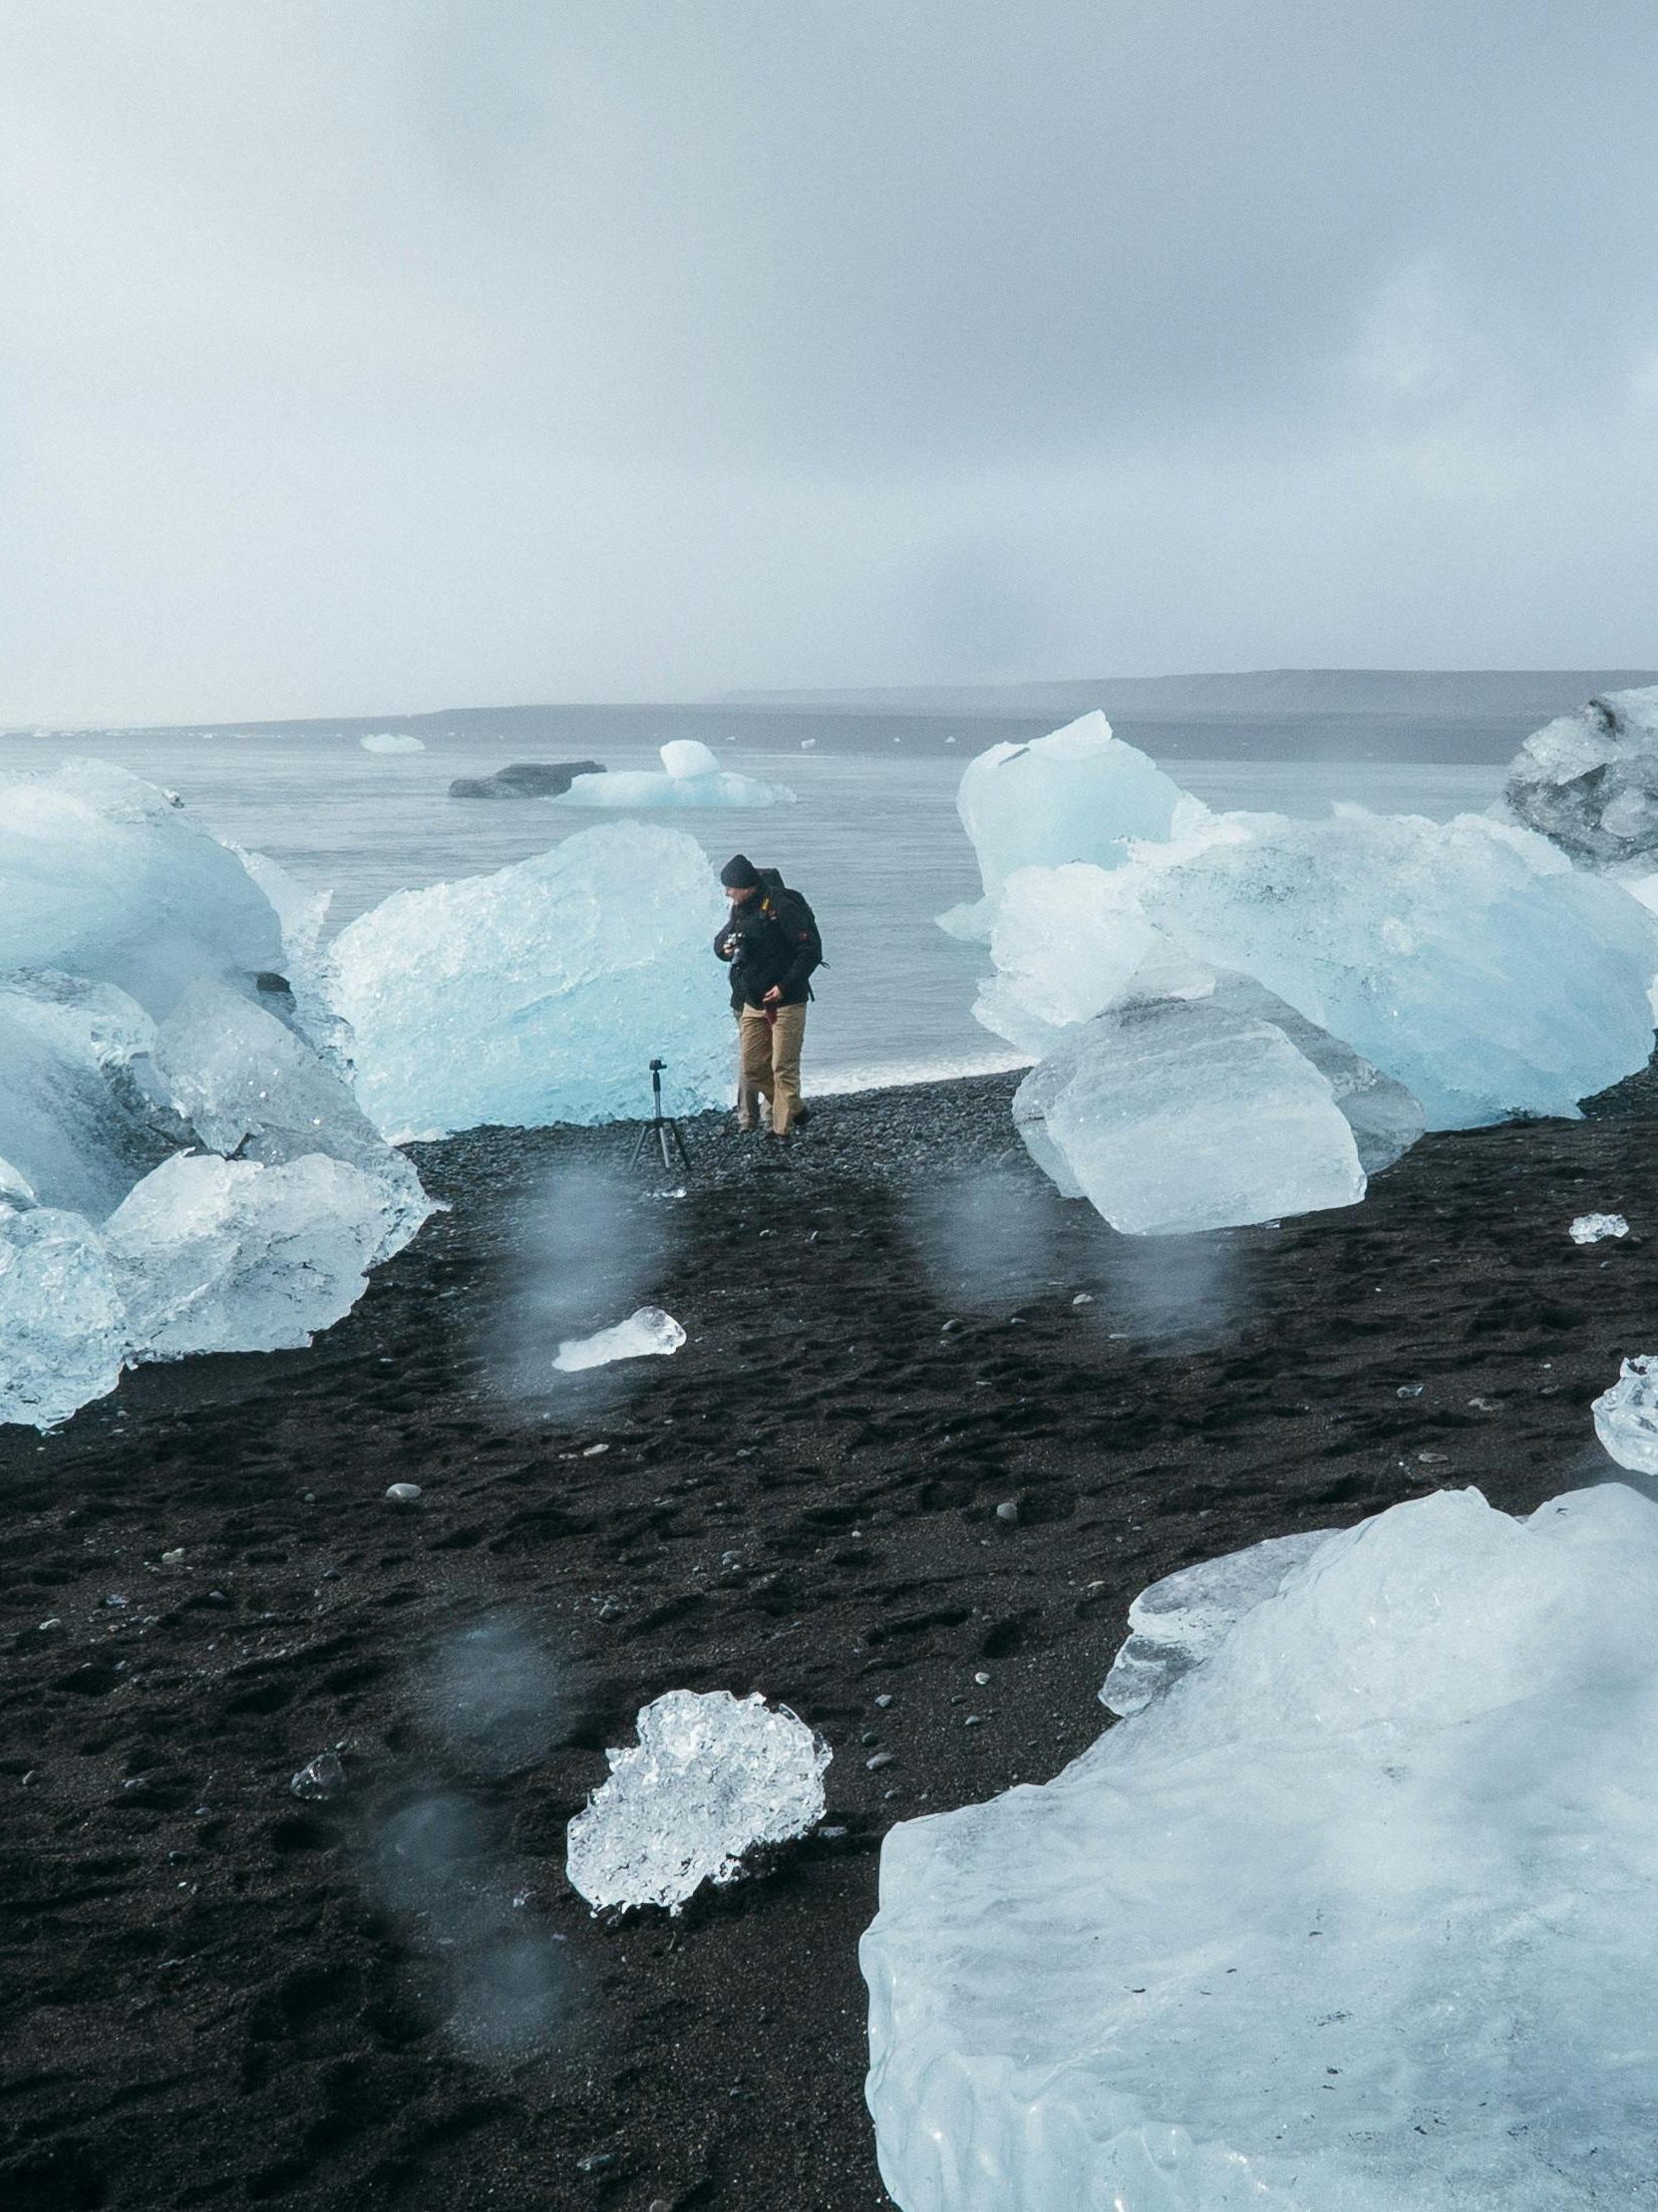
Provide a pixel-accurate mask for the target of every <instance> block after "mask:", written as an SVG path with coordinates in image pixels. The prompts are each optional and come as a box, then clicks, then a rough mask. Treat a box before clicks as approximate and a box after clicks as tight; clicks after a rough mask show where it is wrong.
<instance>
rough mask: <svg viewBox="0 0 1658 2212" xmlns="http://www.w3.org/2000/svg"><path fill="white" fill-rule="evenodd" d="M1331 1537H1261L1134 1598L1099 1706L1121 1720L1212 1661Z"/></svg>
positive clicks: (1327, 1532) (1323, 1531) (1318, 1533)
mask: <svg viewBox="0 0 1658 2212" xmlns="http://www.w3.org/2000/svg"><path fill="white" fill-rule="evenodd" d="M1334 1534H1335V1531H1334V1530H1333V1529H1329V1528H1312V1529H1306V1530H1303V1531H1301V1532H1300V1533H1298V1534H1296V1535H1293V1536H1269V1537H1268V1538H1267V1539H1266V1541H1265V1542H1264V1543H1259V1544H1250V1545H1248V1546H1247V1547H1246V1548H1245V1549H1244V1550H1242V1551H1228V1552H1225V1553H1223V1554H1222V1555H1221V1557H1220V1558H1218V1559H1204V1560H1201V1561H1200V1562H1199V1563H1198V1564H1197V1565H1196V1566H1195V1567H1181V1568H1180V1569H1179V1570H1178V1572H1177V1573H1175V1574H1171V1575H1164V1576H1163V1578H1162V1580H1161V1582H1154V1583H1153V1584H1151V1586H1150V1587H1149V1588H1148V1589H1145V1590H1142V1592H1141V1593H1140V1595H1139V1597H1138V1598H1136V1599H1135V1601H1134V1603H1133V1604H1132V1605H1131V1606H1130V1607H1129V1635H1128V1640H1127V1641H1126V1642H1125V1643H1124V1645H1123V1646H1122V1648H1121V1649H1120V1650H1119V1652H1118V1654H1117V1657H1116V1658H1115V1659H1114V1660H1113V1661H1112V1664H1111V1672H1110V1674H1108V1675H1107V1677H1106V1681H1105V1687H1104V1688H1103V1689H1102V1690H1101V1692H1100V1703H1101V1704H1102V1705H1103V1706H1105V1707H1107V1708H1108V1709H1109V1710H1110V1711H1111V1712H1113V1713H1116V1714H1121V1715H1124V1716H1127V1715H1128V1714H1131V1713H1138V1712H1139V1711H1140V1710H1141V1708H1142V1707H1143V1706H1148V1705H1150V1704H1151V1703H1152V1700H1153V1699H1154V1698H1161V1695H1162V1693H1163V1692H1164V1691H1165V1690H1168V1689H1171V1688H1172V1687H1173V1685H1174V1684H1175V1683H1176V1682H1178V1681H1179V1679H1180V1677H1181V1676H1182V1675H1187V1674H1189V1673H1190V1672H1191V1670H1192V1668H1193V1667H1200V1666H1201V1665H1202V1664H1203V1662H1204V1661H1205V1660H1206V1659H1212V1658H1213V1656H1214V1654H1215V1653H1216V1652H1217V1651H1218V1650H1219V1649H1220V1647H1221V1645H1222V1644H1223V1643H1224V1642H1225V1641H1226V1638H1227V1637H1228V1636H1229V1635H1230V1634H1231V1632H1232V1629H1233V1627H1234V1626H1235V1625H1236V1623H1237V1622H1238V1621H1240V1620H1241V1619H1242V1618H1243V1616H1244V1614H1245V1613H1247V1612H1248V1611H1249V1610H1250V1608H1251V1607H1252V1606H1256V1605H1259V1604H1260V1602H1261V1601H1262V1599H1263V1598H1269V1597H1272V1596H1273V1595H1274V1594H1275V1592H1276V1591H1277V1589H1278V1586H1279V1584H1280V1583H1281V1582H1282V1581H1283V1579H1284V1577H1285V1576H1286V1575H1287V1574H1288V1573H1289V1571H1290V1569H1291V1568H1292V1567H1299V1566H1300V1565H1301V1564H1302V1563H1303V1561H1305V1560H1307V1559H1310V1558H1311V1557H1312V1555H1313V1553H1314V1552H1315V1551H1317V1550H1318V1549H1319V1548H1320V1546H1321V1545H1323V1544H1326V1543H1328V1542H1329V1540H1330V1538H1331V1536H1332V1535H1334Z"/></svg>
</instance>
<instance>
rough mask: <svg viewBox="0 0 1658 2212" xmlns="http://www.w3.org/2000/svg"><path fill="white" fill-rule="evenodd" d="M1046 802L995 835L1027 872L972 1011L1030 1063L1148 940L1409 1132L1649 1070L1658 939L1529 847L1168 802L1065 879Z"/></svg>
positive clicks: (1542, 1107) (1100, 1004)
mask: <svg viewBox="0 0 1658 2212" xmlns="http://www.w3.org/2000/svg"><path fill="white" fill-rule="evenodd" d="M1062 735H1063V733H1062ZM1115 743H1116V741H1113V744H1114V745H1115ZM1005 750H1006V749H1004V748H997V749H993V751H992V753H991V754H987V755H982V756H981V757H980V760H979V761H977V762H974V763H972V764H970V765H969V768H968V771H967V774H966V776H965V777H964V779H963V794H964V812H965V811H966V810H967V808H966V798H967V795H968V787H969V785H970V784H973V783H974V779H975V774H976V772H980V771H981V764H982V763H983V762H985V761H991V760H994V759H995V758H996V755H997V754H998V753H1000V752H1003V751H1005ZM1032 750H1033V751H1034V750H1035V749H1034V748H1033V749H1032ZM1133 750H1134V749H1133V748H1132V747H1118V751H1119V752H1120V753H1128V754H1131V755H1132V754H1133ZM1135 758H1136V759H1141V757H1140V756H1135ZM1012 765H1013V766H1017V765H1018V764H1017V763H1013V764H1012ZM1143 766H1144V768H1145V769H1147V770H1150V769H1151V764H1150V763H1149V762H1143ZM1152 773H1153V774H1156V773H1157V772H1155V771H1153V772H1152ZM1122 781H1123V782H1124V783H1125V785H1127V784H1129V783H1130V782H1132V781H1133V779H1131V778H1130V777H1129V776H1128V774H1127V772H1126V771H1125V772H1124V773H1123V777H1122ZM1162 782H1164V783H1166V782H1167V779H1166V778H1164V779H1162ZM1172 788H1173V787H1170V789H1172ZM974 789H975V792H977V790H978V787H977V785H975V786H974ZM1052 801H1053V793H1052V791H1050V790H1046V789H1043V790H1039V792H1038V793H1037V794H1035V796H1034V797H1033V800H1032V804H1031V808H1030V813H1029V818H1028V819H1026V820H1024V821H1015V822H1014V823H1011V824H1010V825H1008V826H1007V827H1006V828H1000V827H998V828H997V830H996V837H997V838H999V840H1000V842H999V844H997V846H996V849H997V850H998V851H999V850H1001V849H1003V848H1005V847H1006V846H1008V845H1010V844H1011V843H1012V842H1013V841H1014V838H1015V836H1016V834H1017V836H1018V838H1019V839H1020V852H1021V857H1022V858H1023V859H1024V860H1025V861H1026V862H1027V863H1028V864H1032V865H1034V863H1035V862H1036V861H1037V860H1040V862H1041V868H1040V870H1039V871H1038V872H1036V873H1034V874H1032V875H1030V876H1028V877H1021V876H1020V875H1019V874H1018V873H1017V872H1010V873H1009V875H1007V876H1006V877H1004V879H1003V882H1002V886H1001V889H1000V891H999V892H998V894H997V896H996V897H995V898H993V899H991V900H989V901H988V902H987V906H988V909H989V917H990V926H991V929H992V937H991V945H992V955H993V957H994V958H995V959H996V961H997V966H998V971H999V972H998V977H997V980H996V983H995V984H994V985H993V986H991V987H989V989H988V990H987V992H986V994H985V996H984V998H983V999H982V1000H981V1014H982V1015H983V1018H985V1019H986V1021H987V1026H990V1027H993V1028H995V1029H996V1030H997V1031H998V1033H999V1034H1001V1035H1004V1036H1007V1035H1010V1034H1012V1033H1013V1022H1012V1019H1011V1018H1010V1016H1016V1017H1018V1018H1019V1019H1021V1020H1023V1021H1025V1022H1026V1023H1028V1024H1033V1025H1036V1029H1037V1037H1036V1042H1037V1044H1038V1049H1040V1045H1041V1042H1042V1037H1043V1035H1044V1034H1046V1035H1048V1036H1051V1035H1052V1033H1053V1031H1054V1028H1055V1026H1056V1024H1058V1023H1060V1022H1062V1021H1076V1020H1079V1019H1082V1018H1085V1017H1086V1015H1088V1014H1091V1013H1099V1012H1103V1011H1107V1010H1109V1009H1110V1007H1111V1006H1112V1005H1113V1003H1114V1002H1115V1000H1116V999H1117V998H1118V996H1119V995H1120V994H1121V993H1122V992H1123V991H1124V990H1125V989H1127V988H1128V987H1129V986H1128V985H1126V984H1125V981H1124V971H1125V970H1126V969H1127V970H1129V971H1130V972H1131V974H1132V973H1133V971H1134V970H1136V969H1138V967H1139V965H1140V962H1141V960H1143V959H1144V958H1145V957H1147V952H1146V949H1145V946H1146V932H1147V931H1148V930H1150V931H1151V932H1153V933H1155V937H1156V939H1157V940H1159V941H1160V942H1161V947H1162V948H1163V956H1164V957H1168V956H1171V955H1177V956H1183V957H1184V958H1185V959H1187V960H1188V961H1193V962H1196V963H1199V964H1201V965H1203V966H1207V967H1210V968H1213V969H1221V968H1225V969H1231V970H1241V971H1243V972H1245V973H1247V974H1248V975H1249V976H1251V977H1253V978H1254V979H1255V981H1256V982H1258V983H1260V984H1262V985H1264V986H1265V988H1266V989H1267V990H1269V991H1271V992H1273V993H1275V994H1276V995H1277V996H1278V997H1279V998H1280V999H1282V1000H1284V1001H1285V1002H1286V1003H1287V1004H1288V1005H1289V1006H1290V1007H1292V1008H1293V1009H1295V1011H1296V1012H1298V1013H1299V1014H1300V1015H1301V1016H1303V1017H1304V1019H1306V1020H1307V1021H1309V1022H1311V1023H1313V1024H1314V1025H1315V1026H1316V1027H1317V1028H1318V1029H1320V1030H1322V1031H1324V1032H1326V1033H1327V1034H1328V1035H1330V1036H1331V1037H1334V1038H1338V1039H1340V1040H1342V1041H1343V1042H1344V1043H1345V1044H1347V1045H1348V1046H1350V1047H1351V1048H1352V1049H1353V1050H1354V1051H1355V1052H1356V1053H1358V1054H1360V1055H1361V1056H1362V1057H1363V1058H1364V1059H1366V1060H1368V1061H1369V1062H1371V1063H1372V1064H1373V1065H1374V1066H1375V1067H1376V1068H1377V1069H1379V1070H1380V1071H1381V1072H1382V1073H1383V1074H1384V1075H1386V1076H1389V1077H1391V1078H1392V1079H1393V1080H1394V1081H1395V1082H1396V1083H1399V1084H1402V1085H1403V1086H1404V1087H1405V1088H1406V1089H1407V1090H1408V1091H1409V1092H1411V1093H1412V1094H1414V1096H1415V1097H1416V1098H1417V1099H1418V1100H1419V1101H1420V1102H1421V1104H1422V1106H1423V1108H1424V1112H1425V1115H1426V1120H1427V1125H1428V1126H1429V1127H1430V1128H1460V1127H1467V1126H1473V1125H1476V1124H1478V1123H1481V1122H1484V1121H1492V1120H1499V1119H1502V1118H1504V1117H1505V1116H1507V1115H1509V1114H1512V1113H1518V1112H1531V1113H1550V1114H1573V1113H1575V1112H1576V1110H1577V1104H1578V1101H1579V1100H1580V1099H1582V1098H1585V1097H1587V1096H1588V1095H1590V1094H1591V1093H1593V1092H1596V1091H1599V1090H1602V1089H1604V1088H1605V1087H1606V1086H1607V1085H1609V1084H1612V1083H1615V1082H1616V1081H1618V1080H1619V1079H1620V1078H1621V1077H1622V1076H1625V1075H1628V1074H1631V1073H1632V1072H1633V1071H1634V1070H1636V1069H1638V1068H1640V1067H1643V1066H1644V1065H1645V1064H1646V1061H1647V1059H1648V1057H1649V1055H1650V1052H1651V1049H1652V1012H1651V1008H1650V1006H1649V1005H1648V1002H1647V987H1648V985H1649V983H1650V982H1651V980H1652V976H1653V972H1654V970H1655V969H1658V925H1655V924H1654V922H1653V918H1652V916H1651V915H1649V914H1648V913H1647V912H1646V911H1645V909H1644V908H1643V907H1641V905H1640V904H1639V903H1638V902H1637V901H1635V900H1633V899H1631V898H1630V897H1629V896H1628V895H1627V894H1626V893H1625V892H1624V891H1622V890H1621V889H1620V888H1619V887H1618V886H1617V885H1616V884H1613V883H1607V882H1603V881H1598V880H1596V879H1595V878H1594V877H1592V876H1588V875H1585V874H1584V873H1582V872H1581V871H1580V870H1577V869H1574V868H1572V867H1571V866H1570V865H1569V863H1568V862H1567V861H1565V860H1564V859H1563V858H1562V856H1561V855H1560V854H1559V853H1558V852H1557V851H1556V850H1555V849H1554V848H1553V847H1552V846H1551V845H1550V844H1548V843H1547V842H1546V840H1544V839H1543V838H1541V837H1538V836H1536V835H1534V834H1532V833H1531V832H1530V831H1529V830H1525V829H1522V828H1518V827H1516V826H1514V825H1512V824H1510V823H1505V822H1499V821H1495V820H1492V819H1490V818H1488V817H1486V816H1482V815H1473V814H1463V815H1459V816H1458V817H1457V818H1456V819H1455V820H1453V821H1448V822H1436V821H1429V820H1426V819H1423V818H1420V817H1417V816H1411V815H1388V814H1373V813H1369V812H1367V811H1366V810H1365V809H1364V808H1363V807H1358V806H1339V807H1337V808H1336V809H1335V811H1334V813H1333V814H1332V816H1331V817H1330V818H1329V819H1328V820H1322V821H1292V820H1290V819H1288V818H1286V817H1284V816H1282V815H1276V814H1241V813H1240V814H1210V813H1208V812H1207V811H1206V810H1205V809H1203V808H1201V807H1199V806H1197V804H1196V802H1195V801H1184V800H1183V799H1182V800H1181V801H1180V803H1179V804H1178V805H1177V806H1171V807H1170V809H1169V823H1168V832H1167V834H1164V835H1161V837H1142V839H1141V841H1139V842H1137V843H1135V844H1134V845H1133V847H1132V849H1130V850H1126V851H1124V852H1123V853H1121V854H1120V855H1118V856H1117V859H1116V864H1114V865H1111V866H1106V865H1102V864H1100V863H1099V862H1096V861H1089V862H1086V863H1084V864H1082V865H1077V864H1072V865H1069V866H1068V865H1064V864H1063V863H1065V862H1067V861H1073V862H1074V853H1075V843H1076V839H1075V836H1074V834H1069V833H1065V832H1063V831H1062V830H1061V829H1060V828H1059V827H1057V826H1056V825H1055V823H1054V821H1053V820H1052V818H1051V813H1050V808H1051V805H1052ZM974 803H975V805H976V804H978V803H980V797H979V796H975V799H974ZM980 862H981V867H983V866H984V865H985V856H984V852H983V851H982V850H981V855H980ZM986 880H987V882H989V881H990V880H991V876H990V875H989V874H988V873H987V877H986ZM1045 915H1047V916H1049V917H1050V918H1051V920H1052V924H1053V927H1052V929H1051V931H1050V932H1049V933H1048V934H1047V936H1046V937H1045V936H1044V932H1043V919H1044V916H1045ZM946 920H947V921H948V922H951V923H952V925H953V926H957V927H960V926H963V925H962V924H961V923H960V919H959V915H958V916H957V917H946ZM1044 1025H1045V1032H1044ZM1027 1042H1029V1039H1028V1038H1027Z"/></svg>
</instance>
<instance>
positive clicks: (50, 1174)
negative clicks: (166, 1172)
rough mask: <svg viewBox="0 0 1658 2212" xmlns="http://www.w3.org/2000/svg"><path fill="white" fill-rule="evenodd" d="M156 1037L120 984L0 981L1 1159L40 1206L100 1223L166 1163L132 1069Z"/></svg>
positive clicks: (163, 1139)
mask: <svg viewBox="0 0 1658 2212" xmlns="http://www.w3.org/2000/svg"><path fill="white" fill-rule="evenodd" d="M154 1034H155V1024H154V1023H153V1022H152V1021H151V1020H150V1017H149V1016H148V1015H147V1014H145V1013H144V1011H143V1010H142V1008H140V1007H139V1006H138V1005H137V1004H136V1003H135V1002H134V1001H133V1000H131V999H129V998H128V997H127V996H126V995H125V993H123V992H120V991H118V990H116V989H115V988H114V986H113V985H109V984H90V983H88V984H84V983H82V982H81V981H80V980H79V979H78V978H76V977H74V976H64V975H59V974H57V973H56V972H55V971H51V970H34V971H32V972H29V973H26V974H24V975H21V976H17V977H12V978H6V979H0V1154H4V1156H5V1157H6V1158H7V1159H9V1160H10V1161H11V1162H12V1165H13V1167H14V1168H15V1169H16V1170H17V1171H18V1172H19V1173H20V1174H21V1175H22V1176H23V1178H24V1180H25V1181H26V1182H27V1184H28V1185H29V1187H30V1188H31V1190H32V1191H33V1192H34V1195H35V1196H36V1197H37V1198H38V1199H39V1201H40V1202H41V1204H42V1205H45V1206H56V1207H65V1208H68V1209H69V1210H71V1211H72V1212H75V1213H81V1214H86V1215H87V1216H89V1218H91V1219H92V1220H95V1221H101V1220H102V1219H103V1218H104V1216H105V1215H106V1214H107V1213H108V1212H109V1211H110V1210H111V1208H112V1207H114V1206H117V1205H119V1204H120V1202H121V1200H122V1199H123V1198H124V1197H125V1196H126V1194H127V1192H128V1191H129V1190H131V1189H132V1187H133V1185H134V1184H135V1183H136V1182H137V1181H138V1180H139V1178H140V1177H141V1176H142V1175H145V1174H148V1173H149V1171H150V1169H151V1168H152V1167H155V1166H156V1165H157V1164H158V1163H159V1162H160V1161H161V1160H163V1159H165V1158H166V1154H167V1151H168V1149H169V1148H170V1147H169V1143H168V1140H167V1136H166V1133H165V1131H164V1130H163V1129H162V1128H161V1127H160V1126H158V1124H157V1122H156V1120H155V1118H154V1116H153V1113H152V1110H151V1106H150V1102H149V1101H148V1099H147V1098H146V1096H145V1094H144V1091H143V1089H142V1088H141V1086H140V1084H139V1081H138V1079H137V1077H136V1075H135V1074H134V1073H133V1072H132V1071H131V1069H130V1066H129V1061H130V1059H132V1058H134V1057H136V1056H137V1055H138V1054H140V1053H142V1051H143V1049H144V1048H145V1046H146V1045H147V1043H148V1041H149V1040H150V1039H151V1038H152V1037H153V1036H154Z"/></svg>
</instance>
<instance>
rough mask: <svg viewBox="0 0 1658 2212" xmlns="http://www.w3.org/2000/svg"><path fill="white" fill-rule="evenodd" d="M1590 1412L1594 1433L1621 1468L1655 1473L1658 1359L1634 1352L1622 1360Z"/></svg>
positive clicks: (1657, 1457)
mask: <svg viewBox="0 0 1658 2212" xmlns="http://www.w3.org/2000/svg"><path fill="white" fill-rule="evenodd" d="M1591 1411H1592V1413H1593V1415H1594V1432H1595V1434H1596V1435H1597V1436H1598V1437H1599V1438H1600V1440H1601V1442H1602V1443H1603V1444H1604V1445H1605V1447H1606V1449H1607V1450H1608V1451H1609V1452H1610V1453H1611V1455H1612V1457H1613V1458H1614V1459H1615V1460H1616V1461H1617V1463H1618V1465H1619V1466H1620V1467H1627V1468H1628V1469H1629V1470H1630V1472H1631V1473H1632V1474H1658V1357H1654V1356H1653V1355H1652V1354H1650V1353H1637V1354H1636V1355H1635V1357H1634V1358H1633V1359H1632V1360H1625V1361H1624V1363H1623V1366H1622V1368H1621V1369H1620V1371H1619V1374H1618V1379H1617V1381H1616V1382H1615V1383H1614V1384H1613V1385H1612V1387H1611V1389H1610V1390H1606V1391H1602V1392H1601V1394H1600V1396H1599V1397H1598V1398H1597V1399H1596V1400H1595V1402H1594V1405H1593V1407H1592V1408H1591Z"/></svg>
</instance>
